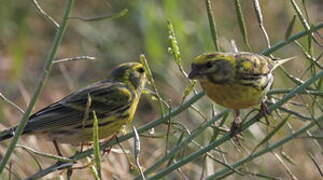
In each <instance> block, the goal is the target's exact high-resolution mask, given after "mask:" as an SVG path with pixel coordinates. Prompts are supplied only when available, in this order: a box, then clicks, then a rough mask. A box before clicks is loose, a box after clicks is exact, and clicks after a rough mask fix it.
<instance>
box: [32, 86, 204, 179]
mask: <svg viewBox="0 0 323 180" xmlns="http://www.w3.org/2000/svg"><path fill="white" fill-rule="evenodd" d="M203 96H204V93H202V92H201V93H198V94H196V95H195V96H193V97H192V98H191V99H189V100H188V101H186V102H185V103H183V104H182V105H181V106H179V107H177V108H175V109H174V110H172V111H171V112H170V113H168V114H166V115H165V116H163V117H161V118H159V119H157V120H155V121H152V122H151V123H148V124H147V125H145V126H143V127H141V128H139V129H138V130H137V131H138V133H139V134H141V133H143V132H145V131H148V130H149V129H151V128H153V127H156V126H158V125H160V124H162V123H164V122H166V121H167V120H168V119H169V118H170V117H173V116H176V115H178V114H179V113H181V112H183V111H184V110H186V109H187V108H189V107H190V106H191V105H192V104H193V103H195V102H196V101H197V100H199V99H201V98H202V97H203ZM132 137H134V133H130V134H127V135H124V136H121V137H118V142H117V141H116V140H113V141H109V142H107V143H105V144H102V145H101V146H100V149H106V148H108V147H110V146H113V145H115V144H118V143H120V142H123V141H125V140H128V139H130V138H132ZM92 154H93V149H89V150H87V151H84V152H80V153H77V154H75V155H74V156H72V157H70V159H73V160H74V161H77V160H79V159H83V158H85V157H87V156H90V155H92ZM72 165H73V163H63V162H58V163H56V164H54V165H52V166H50V167H48V168H46V169H42V170H40V171H38V172H37V173H35V174H34V175H32V176H30V177H29V178H27V179H26V180H32V179H40V178H41V177H44V176H46V175H47V174H49V173H51V172H54V171H56V170H58V169H65V168H68V167H70V166H72Z"/></svg>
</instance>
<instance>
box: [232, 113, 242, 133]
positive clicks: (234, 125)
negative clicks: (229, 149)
mask: <svg viewBox="0 0 323 180" xmlns="http://www.w3.org/2000/svg"><path fill="white" fill-rule="evenodd" d="M240 124H241V118H240V111H239V110H235V117H234V120H233V122H232V125H231V129H230V134H231V136H235V135H236V134H237V133H238V132H237V131H238V130H239V129H240Z"/></svg>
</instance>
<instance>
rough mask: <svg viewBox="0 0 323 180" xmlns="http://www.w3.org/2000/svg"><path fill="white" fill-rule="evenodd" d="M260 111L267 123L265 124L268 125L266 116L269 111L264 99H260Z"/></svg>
mask: <svg viewBox="0 0 323 180" xmlns="http://www.w3.org/2000/svg"><path fill="white" fill-rule="evenodd" d="M260 113H261V114H263V115H264V117H265V120H266V123H267V125H269V121H268V119H267V116H268V115H270V111H269V109H268V106H267V105H266V103H265V101H261V104H260Z"/></svg>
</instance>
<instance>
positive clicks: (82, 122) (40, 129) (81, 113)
mask: <svg viewBox="0 0 323 180" xmlns="http://www.w3.org/2000/svg"><path fill="white" fill-rule="evenodd" d="M145 83H146V76H145V69H144V67H143V65H142V64H140V63H137V62H130V63H124V64H121V65H119V66H117V67H116V68H115V69H114V70H113V71H112V72H111V73H110V75H109V76H108V78H107V79H106V80H103V81H99V82H97V83H94V84H91V85H89V86H88V87H85V88H83V89H80V90H78V91H75V92H73V93H71V94H70V95H68V96H66V97H64V98H63V99H61V100H59V101H57V102H55V103H53V104H51V105H49V106H48V107H46V108H44V109H42V110H40V111H38V112H36V113H34V114H33V115H31V116H30V119H29V121H28V123H27V125H26V127H25V129H24V132H23V134H34V135H44V136H45V137H47V138H48V139H49V140H52V141H54V142H56V141H57V142H60V143H67V144H74V145H77V144H81V143H84V142H89V141H91V140H92V133H93V130H92V127H93V111H95V113H96V116H97V118H98V127H99V138H100V139H102V138H108V137H112V136H114V135H116V134H117V133H118V132H119V131H120V130H121V129H122V127H123V126H125V125H128V124H130V123H131V122H132V120H133V118H134V114H135V111H136V109H137V105H138V102H139V99H140V96H141V91H142V89H143V88H144V86H145ZM87 111H88V112H89V113H86V112H87ZM15 129H16V127H12V128H9V129H7V130H5V131H2V132H0V141H2V140H5V139H8V138H10V137H12V136H13V135H14V131H15Z"/></svg>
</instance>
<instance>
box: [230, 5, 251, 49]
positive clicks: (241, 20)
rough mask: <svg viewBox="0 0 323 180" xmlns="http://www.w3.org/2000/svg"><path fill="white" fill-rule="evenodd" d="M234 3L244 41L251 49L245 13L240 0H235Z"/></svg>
mask: <svg viewBox="0 0 323 180" xmlns="http://www.w3.org/2000/svg"><path fill="white" fill-rule="evenodd" d="M234 5H235V8H236V14H237V19H238V23H239V27H240V32H241V35H242V37H243V41H244V43H245V44H246V46H247V47H248V49H249V50H251V47H250V44H249V40H248V32H247V28H246V25H245V20H244V15H243V11H242V9H241V3H240V0H234Z"/></svg>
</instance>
